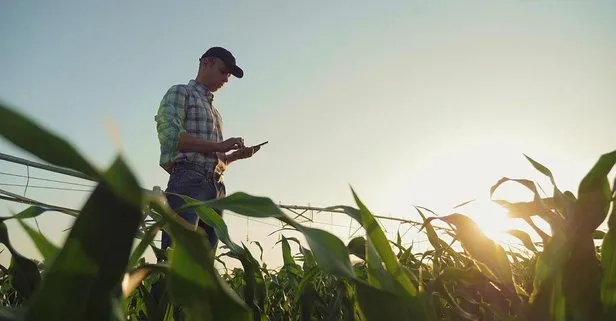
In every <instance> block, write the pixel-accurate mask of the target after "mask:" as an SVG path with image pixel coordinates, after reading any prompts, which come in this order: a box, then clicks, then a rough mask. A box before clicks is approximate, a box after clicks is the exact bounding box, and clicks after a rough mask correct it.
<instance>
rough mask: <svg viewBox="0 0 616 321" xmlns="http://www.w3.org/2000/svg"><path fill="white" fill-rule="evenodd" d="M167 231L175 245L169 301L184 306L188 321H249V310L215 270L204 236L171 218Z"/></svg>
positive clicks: (172, 253) (170, 276)
mask: <svg viewBox="0 0 616 321" xmlns="http://www.w3.org/2000/svg"><path fill="white" fill-rule="evenodd" d="M170 218H172V217H170ZM167 228H168V232H169V234H170V235H171V237H172V240H173V244H174V245H173V251H172V252H171V257H170V262H171V264H170V268H171V269H170V273H169V284H168V289H169V294H170V295H171V299H172V302H174V303H176V304H178V305H180V306H183V309H184V312H185V313H186V317H187V320H250V319H251V317H250V312H249V310H248V307H247V306H246V305H245V304H244V302H243V301H242V300H241V299H240V298H239V297H237V295H236V294H235V292H233V290H231V289H230V288H229V287H228V286H227V285H226V284H225V283H224V281H223V280H222V279H220V276H219V275H218V274H217V272H216V271H215V269H214V260H213V257H212V255H211V249H210V246H209V243H207V242H208V241H207V238H206V237H205V235H204V233H203V232H200V231H195V230H192V229H190V228H189V227H188V226H185V224H180V222H178V221H176V220H175V219H173V218H172V219H170V220H169V221H168V225H167Z"/></svg>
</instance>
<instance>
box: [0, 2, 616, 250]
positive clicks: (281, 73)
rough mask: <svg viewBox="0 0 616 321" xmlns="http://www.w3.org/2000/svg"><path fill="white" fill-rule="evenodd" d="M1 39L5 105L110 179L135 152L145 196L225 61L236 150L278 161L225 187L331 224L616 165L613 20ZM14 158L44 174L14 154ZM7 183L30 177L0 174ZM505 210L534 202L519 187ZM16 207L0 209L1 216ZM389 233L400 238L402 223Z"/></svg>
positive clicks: (509, 19) (444, 10) (108, 25)
mask: <svg viewBox="0 0 616 321" xmlns="http://www.w3.org/2000/svg"><path fill="white" fill-rule="evenodd" d="M0 37H1V39H2V43H3V46H2V49H1V50H0V67H1V70H2V73H0V99H2V100H3V101H4V102H8V103H9V104H11V105H13V106H15V107H16V108H18V109H19V110H20V111H21V112H23V113H26V114H27V115H28V116H30V117H32V118H33V119H35V120H36V121H38V122H40V123H41V124H43V125H44V126H46V127H47V128H50V129H52V130H54V131H55V132H56V133H58V134H60V135H62V136H63V137H65V138H67V139H68V140H69V141H71V142H72V143H73V144H75V146H76V147H78V148H79V150H80V151H82V152H83V153H84V154H85V155H87V156H88V158H89V159H90V160H91V161H92V162H94V163H96V164H99V165H100V166H103V167H104V166H107V165H108V164H109V163H110V162H111V161H112V159H113V158H114V157H115V155H116V154H117V153H118V152H119V150H118V149H119V148H121V152H122V153H123V154H124V156H125V157H126V158H127V159H128V161H129V162H130V165H131V167H132V168H133V169H134V171H135V173H136V175H137V176H138V178H139V181H140V183H141V184H142V186H144V187H148V188H150V187H152V186H154V185H159V186H165V184H166V180H167V175H166V173H165V172H164V171H163V170H162V169H160V168H159V167H158V165H157V163H158V141H157V138H156V132H155V123H154V114H155V113H156V109H157V106H158V103H159V101H160V99H161V97H162V95H163V94H164V92H165V91H166V90H167V88H168V87H169V86H171V85H173V84H177V83H186V82H188V81H189V80H190V79H192V78H193V77H194V76H195V74H196V68H197V63H198V61H197V59H198V57H199V56H200V55H201V54H202V53H203V52H204V51H205V50H206V49H207V48H209V47H211V46H217V45H221V46H224V47H227V48H228V49H229V50H231V51H232V52H233V53H234V54H235V56H236V58H237V60H238V64H240V65H241V66H242V67H243V68H244V70H245V73H246V74H245V77H244V78H243V79H232V80H231V81H230V82H229V83H228V84H227V86H226V87H225V88H223V89H222V90H221V91H220V92H218V93H216V98H215V102H216V103H217V107H218V108H219V110H220V111H221V113H222V115H223V118H224V122H225V133H224V134H225V136H227V137H231V136H241V137H243V138H244V139H245V141H246V142H247V143H249V144H253V143H255V144H256V143H259V142H261V141H264V140H268V141H269V142H270V143H269V144H268V145H266V146H265V147H264V148H263V149H262V150H261V151H260V152H259V153H258V154H257V155H255V156H254V158H252V159H250V160H245V161H241V162H238V163H235V164H233V165H232V166H231V167H230V168H229V171H228V172H227V175H226V182H227V190H228V192H229V193H232V192H234V191H245V192H248V193H251V194H256V195H265V196H269V197H271V198H272V199H273V200H274V201H276V202H277V203H283V204H297V205H309V204H310V205H313V206H330V205H336V204H353V201H352V197H351V192H350V189H349V187H350V186H353V188H355V189H356V191H357V192H358V194H359V196H360V197H361V198H362V200H363V201H364V202H365V203H366V204H367V205H368V207H369V208H371V209H373V210H374V211H375V212H378V213H379V214H382V215H392V216H398V217H408V218H412V219H418V216H417V215H416V214H414V213H413V211H411V207H410V206H411V205H412V204H416V205H423V206H426V207H429V208H433V209H435V210H439V211H442V214H447V213H446V212H447V211H448V210H449V209H450V208H451V207H452V206H454V205H456V204H458V203H461V202H463V201H465V200H468V199H474V198H486V197H487V196H488V191H489V188H490V186H491V185H492V184H494V183H495V182H496V181H497V180H498V179H499V178H500V177H502V176H510V177H528V178H531V179H536V180H538V181H541V182H543V183H545V180H543V178H542V177H541V176H540V175H538V174H536V173H535V172H534V171H533V170H532V168H531V167H530V165H529V164H528V163H527V162H526V160H525V159H524V158H523V155H522V153H527V154H528V155H529V156H531V157H533V158H535V159H536V160H538V161H540V162H542V163H544V164H545V165H546V166H548V167H550V168H551V169H552V170H553V172H554V174H555V175H556V178H557V182H558V183H559V184H560V185H561V186H562V187H563V188H565V189H571V190H574V191H576V189H577V183H578V182H579V180H580V179H581V177H582V176H583V175H584V174H585V172H586V171H587V170H588V169H589V168H590V167H591V166H592V164H593V163H594V162H595V161H596V159H597V158H598V157H599V156H600V154H602V153H605V152H609V151H612V150H614V147H615V144H614V140H613V137H614V133H615V132H614V126H613V120H614V119H616V108H614V104H615V103H616V91H614V90H613V88H614V85H616V60H615V59H614V57H616V5H615V4H614V2H607V1H605V2H592V3H591V2H579V1H566V2H564V1H558V2H554V1H499V2H479V1H465V2H463V3H462V2H457V1H389V2H387V3H383V4H379V3H377V2H376V1H371V2H368V1H363V2H357V1H355V2H350V1H347V2H336V3H331V2H318V1H310V2H295V3H290V2H284V1H271V2H267V3H264V2H259V3H257V2H249V1H242V2H240V1H234V2H216V3H207V2H205V1H186V2H183V3H181V4H179V3H176V2H173V3H171V2H162V1H158V2H148V3H145V2H140V1H133V2H119V1H115V2H105V3H96V4H94V3H90V2H81V1H63V2H62V3H51V2H45V1H38V2H17V1H4V2H2V3H1V4H0ZM109 121H111V122H112V123H114V124H115V126H116V127H117V129H118V136H119V137H120V138H119V140H120V143H119V145H120V146H116V145H117V144H116V143H114V138H113V135H111V134H110V132H109V129H108V128H109V127H108V122H109ZM0 152H2V153H7V154H12V155H17V156H23V157H26V158H29V159H33V158H32V157H31V156H30V155H28V154H25V153H23V152H22V151H20V150H17V149H15V148H14V147H13V146H12V145H10V144H8V143H7V142H6V141H0ZM0 171H2V172H10V173H20V174H25V171H26V169H25V168H23V167H21V166H15V165H12V164H8V163H6V162H0ZM31 174H37V175H39V176H41V177H51V178H55V179H67V178H66V177H60V176H54V175H50V174H48V173H44V172H42V171H38V172H37V171H35V170H32V171H31ZM3 181H4V182H8V183H18V182H20V181H19V180H18V179H17V178H15V177H9V176H6V175H4V176H3V175H0V183H2V182H3ZM21 182H22V183H23V181H21ZM39 185H40V184H39ZM544 186H548V185H544ZM6 189H7V190H9V191H12V192H16V193H23V192H24V189H23V188H15V187H10V188H9V187H6ZM548 190H549V188H548ZM26 196H29V197H31V198H35V199H40V200H43V201H47V202H50V203H53V204H57V205H62V206H70V207H79V206H80V205H81V204H82V203H83V201H84V200H85V197H86V196H87V194H86V193H84V192H75V191H53V190H43V189H29V190H27V191H26ZM503 197H510V198H514V199H516V198H520V199H524V198H528V197H529V195H528V194H527V193H525V192H524V190H522V188H518V187H516V186H506V187H505V188H504V191H503ZM22 208H23V206H21V205H16V204H11V203H6V202H2V203H1V206H0V211H1V212H0V213H1V214H2V215H9V214H10V211H11V210H13V211H18V210H20V209H22ZM469 211H470V210H469ZM491 211H496V210H495V209H494V208H493V207H490V206H489V205H485V206H483V207H482V206H479V207H478V208H477V209H476V210H475V211H474V212H472V213H469V215H473V217H474V218H477V219H478V220H479V221H480V223H481V224H482V226H486V227H487V229H490V228H492V229H494V230H499V229H502V227H503V226H504V225H508V224H509V223H504V224H503V222H506V220H504V218H503V216H502V213H499V214H498V215H497V214H493V212H491ZM496 212H498V211H496ZM499 215H500V216H499ZM225 219H226V221H227V223H228V224H229V225H230V230H231V231H232V237H234V239H236V240H238V241H240V240H242V241H245V240H246V236H248V239H250V240H259V241H261V242H264V243H265V244H267V245H268V246H265V248H266V250H268V251H274V252H275V253H274V254H273V255H272V256H271V257H270V258H271V259H272V260H278V258H279V257H280V255H278V254H279V253H278V248H272V246H273V243H274V242H275V241H276V237H275V236H270V237H268V236H267V235H268V233H269V232H272V231H273V229H274V227H273V226H271V225H265V224H260V223H257V222H250V223H249V224H248V229H247V224H246V221H245V219H241V218H237V217H234V216H232V215H229V216H226V218H225ZM325 221H326V222H336V223H335V224H336V225H341V226H345V225H348V224H349V221H348V219H347V218H345V217H334V218H330V217H329V216H327V217H326V219H325ZM267 222H268V223H269V224H271V223H275V222H271V221H267ZM29 223H31V224H34V222H32V221H31V222H29ZM38 223H39V225H40V226H41V229H42V230H43V232H44V233H46V234H47V235H49V237H50V239H52V240H53V241H54V242H55V243H56V244H61V242H62V238H63V237H64V236H65V235H66V233H65V232H62V230H64V229H65V228H67V227H68V226H70V225H69V224H70V221H69V220H68V219H67V218H65V217H63V216H61V215H59V214H47V215H44V216H43V217H41V218H40V219H39V220H38ZM499 224H500V225H499ZM512 224H513V223H512ZM315 226H319V225H318V224H317V225H315ZM386 226H387V227H389V229H388V231H389V232H391V233H395V231H396V229H397V225H396V224H391V225H386ZM511 226H512V225H511ZM319 227H323V228H326V229H328V230H330V231H332V232H335V233H337V234H338V235H340V236H341V237H345V236H347V235H348V228H343V227H340V226H328V225H325V224H322V225H320V226H319ZM9 229H10V231H9V232H10V235H11V239H12V241H13V243H15V245H16V247H17V248H18V249H20V250H22V251H23V252H24V253H26V254H28V255H30V256H37V255H38V253H37V252H36V250H35V249H34V248H33V247H32V244H31V243H29V241H28V240H27V239H26V238H24V237H23V232H22V230H21V228H20V227H19V226H17V225H15V224H14V223H9ZM409 235H412V234H409ZM407 241H409V242H410V239H409V240H407ZM2 255H4V253H3V254H2ZM266 257H267V256H266ZM4 258H5V257H3V260H4ZM3 262H4V261H3Z"/></svg>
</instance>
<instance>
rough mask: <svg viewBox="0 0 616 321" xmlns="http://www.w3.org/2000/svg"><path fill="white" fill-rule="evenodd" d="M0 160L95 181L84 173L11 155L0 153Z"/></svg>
mask: <svg viewBox="0 0 616 321" xmlns="http://www.w3.org/2000/svg"><path fill="white" fill-rule="evenodd" d="M0 160H4V161H8V162H13V163H17V164H21V165H25V166H32V167H36V168H40V169H44V170H48V171H51V172H55V173H59V174H65V175H69V176H73V177H77V178H83V179H86V180H89V181H96V180H95V179H93V178H92V177H90V176H88V175H86V174H84V173H81V172H78V171H75V170H72V169H67V168H63V167H58V166H53V165H47V164H41V163H37V162H34V161H31V160H27V159H24V158H20V157H16V156H11V155H7V154H3V153H0Z"/></svg>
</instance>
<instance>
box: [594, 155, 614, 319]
mask: <svg viewBox="0 0 616 321" xmlns="http://www.w3.org/2000/svg"><path fill="white" fill-rule="evenodd" d="M612 154H613V153H612ZM608 155H610V154H608ZM612 157H613V156H612ZM602 159H603V160H605V159H606V158H605V157H603V158H602ZM600 162H601V158H600V160H599V163H600ZM605 162H607V160H605ZM597 172H599V171H598V170H597V171H596V172H595V173H597ZM602 172H603V173H606V171H605V169H604V170H603V171H602ZM589 180H590V179H589ZM599 180H600V179H599ZM588 184H590V183H588ZM615 192H616V179H615V180H614V183H613V186H612V192H611V194H612V195H614V193H615ZM599 210H600V209H599ZM607 225H608V231H607V234H606V235H605V238H604V239H603V244H602V246H601V267H602V272H603V278H602V279H601V301H602V303H603V308H604V309H605V313H606V315H608V316H609V315H612V316H613V315H616V203H614V201H612V210H611V212H610V215H609V219H608V222H607Z"/></svg>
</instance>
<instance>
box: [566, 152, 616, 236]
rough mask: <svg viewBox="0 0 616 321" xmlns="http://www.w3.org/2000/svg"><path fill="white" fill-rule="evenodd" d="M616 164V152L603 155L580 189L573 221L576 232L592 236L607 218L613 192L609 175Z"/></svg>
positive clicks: (583, 180)
mask: <svg viewBox="0 0 616 321" xmlns="http://www.w3.org/2000/svg"><path fill="white" fill-rule="evenodd" d="M615 164H616V151H614V152H611V153H609V154H604V155H602V156H601V157H600V158H599V160H598V161H597V163H596V164H595V165H594V166H593V168H592V169H591V170H590V172H588V174H586V176H585V177H584V179H582V182H581V183H580V186H579V188H578V207H577V210H576V215H575V216H574V219H573V220H572V221H571V224H573V226H574V227H575V230H576V231H579V232H580V233H584V234H588V235H590V234H592V233H593V232H594V231H595V230H596V229H597V227H598V226H599V225H600V224H601V223H602V222H603V221H604V220H605V218H606V217H607V211H608V210H609V206H610V199H611V198H612V190H611V188H610V183H609V181H608V179H607V175H608V174H609V173H610V171H611V170H612V168H613V167H614V165H615Z"/></svg>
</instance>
